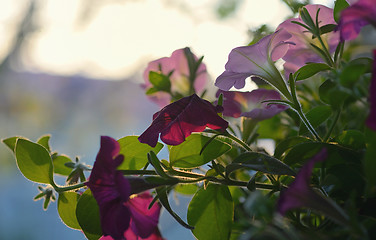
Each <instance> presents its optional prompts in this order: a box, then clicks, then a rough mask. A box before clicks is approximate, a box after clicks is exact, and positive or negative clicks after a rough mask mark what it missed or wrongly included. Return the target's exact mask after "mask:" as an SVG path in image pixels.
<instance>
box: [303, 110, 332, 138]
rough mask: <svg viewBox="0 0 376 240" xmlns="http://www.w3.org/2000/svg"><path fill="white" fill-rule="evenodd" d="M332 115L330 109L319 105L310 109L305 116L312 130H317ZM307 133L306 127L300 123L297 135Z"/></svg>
mask: <svg viewBox="0 0 376 240" xmlns="http://www.w3.org/2000/svg"><path fill="white" fill-rule="evenodd" d="M331 114H332V109H331V107H330V106H326V105H321V106H317V107H315V108H312V109H311V110H310V111H309V112H308V113H307V114H306V117H307V118H308V120H309V122H310V123H311V125H312V127H313V128H317V127H318V126H319V125H320V124H322V123H323V122H325V121H326V120H327V119H328V118H329V117H330V115H331ZM307 132H308V129H307V127H306V126H305V125H304V124H303V123H302V124H301V125H300V129H299V135H303V134H306V133H307Z"/></svg>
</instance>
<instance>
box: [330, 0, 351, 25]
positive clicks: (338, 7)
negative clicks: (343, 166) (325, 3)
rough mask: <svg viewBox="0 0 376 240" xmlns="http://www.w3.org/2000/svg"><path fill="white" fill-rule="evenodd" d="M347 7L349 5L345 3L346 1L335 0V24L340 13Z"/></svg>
mask: <svg viewBox="0 0 376 240" xmlns="http://www.w3.org/2000/svg"><path fill="white" fill-rule="evenodd" d="M348 6H349V4H348V3H347V2H346V0H337V1H336V2H335V4H334V9H333V17H334V20H335V21H336V22H337V23H338V22H339V18H340V15H341V11H342V10H343V9H345V8H347V7H348Z"/></svg>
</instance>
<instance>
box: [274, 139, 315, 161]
mask: <svg viewBox="0 0 376 240" xmlns="http://www.w3.org/2000/svg"><path fill="white" fill-rule="evenodd" d="M310 141H311V139H309V138H307V137H301V136H295V137H290V138H287V139H285V140H283V141H282V142H280V143H279V144H278V145H277V147H276V148H275V150H274V157H275V158H277V159H280V158H281V157H282V155H283V153H285V152H286V151H288V150H289V149H291V148H292V147H294V146H295V145H297V144H298V143H303V142H310Z"/></svg>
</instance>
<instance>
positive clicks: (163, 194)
mask: <svg viewBox="0 0 376 240" xmlns="http://www.w3.org/2000/svg"><path fill="white" fill-rule="evenodd" d="M156 192H157V196H158V199H159V202H160V203H161V204H162V206H163V207H164V208H165V209H166V210H167V211H168V212H169V213H170V214H171V216H172V217H173V218H175V220H176V221H177V222H178V223H180V225H182V226H183V227H185V228H188V229H193V227H192V226H190V225H188V224H187V223H185V222H184V221H183V220H182V219H181V218H180V217H179V216H178V215H177V214H176V213H175V212H174V211H173V210H172V208H171V206H170V203H169V202H168V197H167V188H166V187H158V188H156Z"/></svg>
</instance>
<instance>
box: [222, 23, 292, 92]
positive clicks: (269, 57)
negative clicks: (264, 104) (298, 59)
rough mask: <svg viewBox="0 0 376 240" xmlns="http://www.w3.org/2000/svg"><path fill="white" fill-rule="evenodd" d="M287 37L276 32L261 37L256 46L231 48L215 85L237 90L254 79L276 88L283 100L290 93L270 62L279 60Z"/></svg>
mask: <svg viewBox="0 0 376 240" xmlns="http://www.w3.org/2000/svg"><path fill="white" fill-rule="evenodd" d="M289 38H291V35H290V34H289V33H288V32H286V31H284V30H280V31H276V32H275V33H273V34H270V35H268V36H266V37H264V38H262V39H261V40H260V41H259V42H257V43H256V44H253V45H251V46H245V47H237V48H234V49H233V50H232V51H231V52H230V54H229V56H228V61H227V63H226V65H225V69H226V70H225V71H224V72H223V73H222V74H221V75H220V76H219V77H218V78H217V80H216V82H215V85H216V86H217V87H218V88H220V89H221V90H225V91H228V90H230V88H231V87H235V88H237V89H241V88H243V87H244V86H245V80H246V78H247V77H250V76H258V77H260V78H262V79H264V80H265V81H267V82H268V83H270V84H271V85H272V86H274V87H275V88H277V89H278V90H279V91H280V92H281V93H282V94H283V95H284V96H285V97H287V98H289V96H290V93H289V91H288V89H287V86H286V83H285V81H284V80H283V78H282V76H281V74H280V73H279V71H278V70H277V68H276V67H275V65H274V62H275V61H276V60H278V59H280V58H282V57H283V56H284V55H285V53H286V52H287V50H288V48H289V44H290V43H289V42H287V41H286V40H288V39H289Z"/></svg>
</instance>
